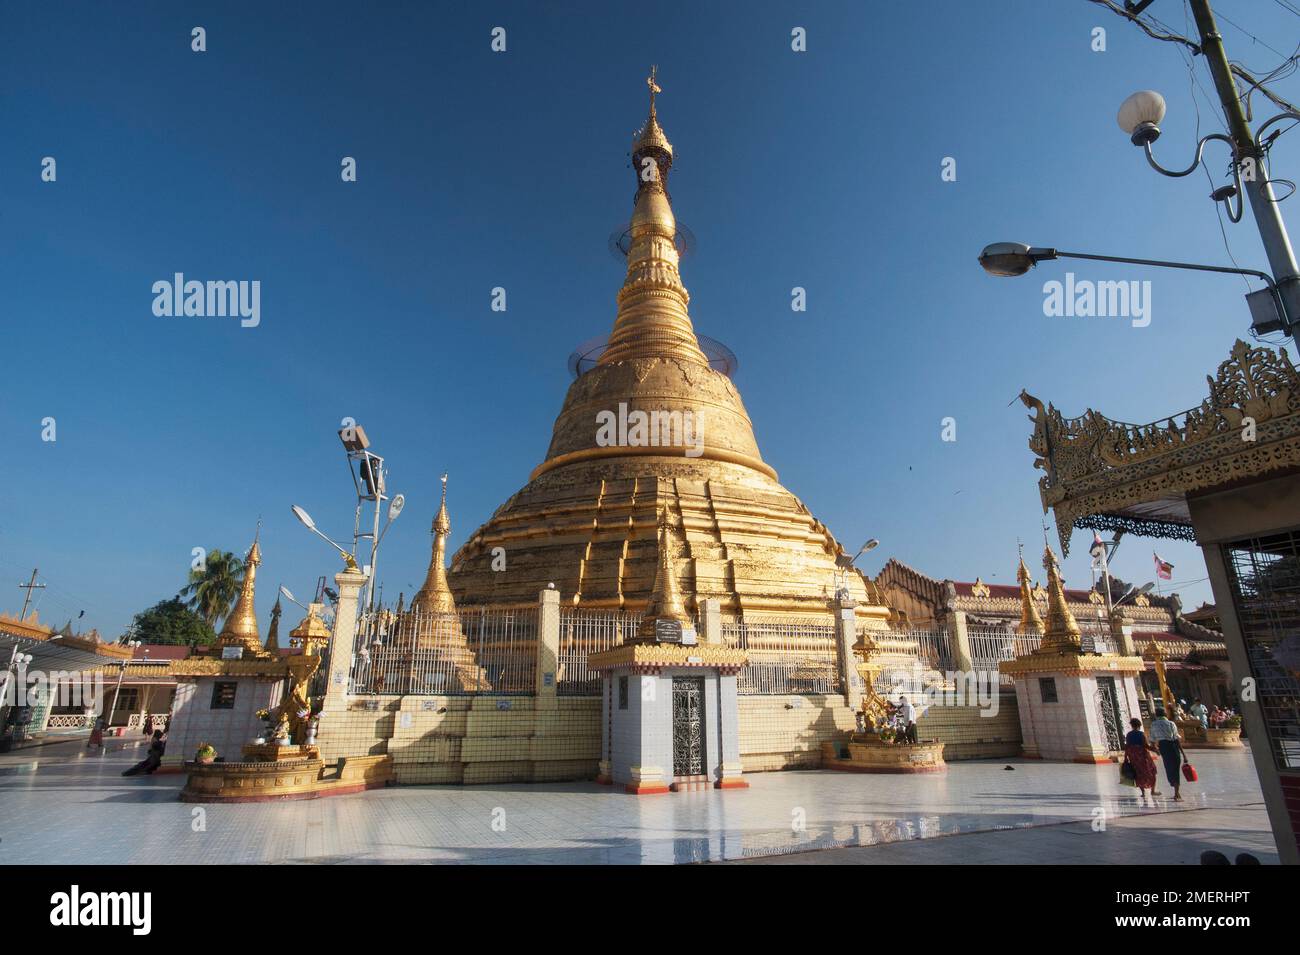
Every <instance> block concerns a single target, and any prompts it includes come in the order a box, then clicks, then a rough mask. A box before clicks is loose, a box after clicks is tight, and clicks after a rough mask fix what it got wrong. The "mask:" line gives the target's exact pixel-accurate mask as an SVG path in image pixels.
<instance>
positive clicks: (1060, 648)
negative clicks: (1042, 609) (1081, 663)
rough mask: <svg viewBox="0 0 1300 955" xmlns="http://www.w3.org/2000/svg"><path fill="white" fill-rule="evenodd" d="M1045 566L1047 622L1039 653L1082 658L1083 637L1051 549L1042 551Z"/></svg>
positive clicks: (1044, 626)
mask: <svg viewBox="0 0 1300 955" xmlns="http://www.w3.org/2000/svg"><path fill="white" fill-rule="evenodd" d="M1043 566H1044V567H1045V568H1046V569H1047V622H1046V623H1045V624H1043V642H1042V645H1041V648H1040V649H1041V650H1042V652H1043V653H1073V654H1080V653H1082V652H1083V634H1082V633H1081V632H1080V631H1079V623H1078V621H1076V620H1075V619H1074V614H1072V613H1071V612H1070V607H1069V605H1068V604H1067V603H1066V602H1065V585H1064V584H1063V583H1062V582H1061V569H1060V566H1059V565H1058V564H1057V562H1056V555H1055V554H1053V553H1052V549H1051V548H1050V547H1047V548H1044V549H1043ZM1022 587H1023V585H1022ZM1022 592H1023V591H1022Z"/></svg>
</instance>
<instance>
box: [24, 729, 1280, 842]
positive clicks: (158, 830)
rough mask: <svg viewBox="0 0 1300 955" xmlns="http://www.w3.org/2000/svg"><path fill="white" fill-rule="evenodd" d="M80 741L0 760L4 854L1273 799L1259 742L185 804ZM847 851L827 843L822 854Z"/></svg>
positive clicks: (736, 825) (907, 827)
mask: <svg viewBox="0 0 1300 955" xmlns="http://www.w3.org/2000/svg"><path fill="white" fill-rule="evenodd" d="M113 746H114V747H118V746H120V744H119V743H114V744H113ZM79 747H80V744H79V743H75V742H69V743H57V744H54V745H50V746H45V747H40V748H38V749H31V750H25V751H22V752H15V753H11V754H7V755H5V756H0V863H6V864H17V863H54V862H57V863H72V864H95V863H131V862H145V863H169V862H184V863H210V862H218V863H219V862H288V863H302V862H307V863H345V862H381V863H382V862H480V863H546V864H557V863H674V862H702V861H709V860H711V861H717V860H722V859H743V858H752V857H760V856H768V855H778V854H784V853H792V852H806V851H808V850H813V849H824V848H833V847H845V846H870V845H879V844H883V843H895V842H899V841H903V840H917V839H928V838H931V837H934V836H944V835H953V834H958V833H971V832H980V831H985V830H997V829H1019V828H1022V827H1029V826H1046V825H1052V826H1060V824H1062V823H1069V822H1076V821H1079V820H1092V819H1094V818H1096V817H1097V814H1098V813H1099V812H1100V811H1101V810H1104V811H1105V813H1106V816H1107V819H1108V820H1109V822H1111V823H1113V822H1115V821H1117V820H1118V817H1121V816H1124V817H1129V816H1139V815H1140V816H1147V817H1150V818H1152V819H1158V820H1160V821H1161V822H1162V823H1163V822H1168V821H1169V820H1171V819H1172V818H1174V817H1172V816H1170V815H1167V814H1161V813H1160V812H1159V811H1160V810H1162V809H1163V810H1167V809H1174V808H1180V809H1212V810H1233V809H1237V808H1239V807H1245V806H1254V807H1255V809H1256V810H1258V808H1259V807H1260V805H1261V796H1260V792H1259V785H1258V783H1257V782H1256V779H1255V773H1254V768H1253V766H1252V765H1251V762H1250V755H1249V752H1248V751H1246V750H1240V751H1236V752H1232V751H1225V752H1212V751H1204V752H1197V753H1196V754H1195V756H1194V761H1195V763H1196V765H1197V769H1198V771H1199V772H1200V778H1201V781H1200V782H1199V783H1197V784H1195V785H1191V786H1188V787H1187V789H1186V791H1185V793H1184V796H1185V802H1183V803H1181V804H1174V803H1170V802H1167V801H1166V799H1164V798H1157V800H1156V803H1157V805H1156V807H1155V808H1154V809H1152V808H1139V807H1138V806H1137V805H1136V800H1135V799H1134V798H1133V795H1132V793H1133V791H1132V790H1130V789H1124V788H1122V787H1120V786H1119V785H1118V781H1117V780H1118V770H1117V769H1116V767H1114V766H1097V767H1094V766H1081V765H1071V764H1058V763H1043V762H1036V761H1025V760H1013V761H1011V762H1009V763H1008V762H1007V761H1003V760H999V761H995V762H959V763H954V764H952V765H950V767H949V769H948V772H947V773H944V774H937V775H925V776H910V777H909V776H863V775H853V774H848V773H835V772H815V771H804V772H788V773H757V774H753V775H750V776H748V777H746V778H747V779H748V780H749V783H750V786H751V788H750V789H748V790H736V791H727V792H719V791H708V792H697V793H675V794H670V795H660V796H644V797H635V796H628V795H625V794H623V793H621V792H616V791H612V790H610V789H608V788H605V787H601V786H597V785H595V784H594V783H553V784H545V785H525V784H507V785H497V786H477V787H457V786H416V787H397V788H392V789H384V790H375V791H372V792H369V793H365V794H360V795H355V796H337V797H332V798H329V799H318V800H313V801H308V802H285V803H255V804H250V805H240V806H205V807H196V806H192V805H188V804H185V803H181V802H178V801H177V793H178V791H179V790H180V787H181V785H182V784H183V781H184V780H183V777H182V776H178V775H170V776H151V777H135V778H123V777H121V776H120V775H119V774H120V773H121V771H122V770H123V769H124V768H125V767H126V766H128V765H130V763H132V762H134V761H135V760H137V759H140V758H142V756H143V748H137V747H136V746H134V745H132V746H130V747H128V748H127V749H126V750H125V751H120V750H116V749H115V751H113V752H110V753H109V754H107V755H105V756H83V755H82V751H81V750H80V748H79ZM1007 765H1010V766H1013V767H1014V769H1013V770H1006V769H1004V767H1005V766H1007ZM199 809H201V810H202V812H197V810H199ZM1245 815H1246V813H1243V814H1242V816H1243V818H1244V816H1245ZM1255 815H1257V813H1255V814H1254V815H1252V818H1255ZM1229 816H1230V814H1225V813H1221V812H1216V813H1200V812H1197V813H1188V814H1186V815H1185V816H1183V817H1182V818H1186V819H1188V820H1192V819H1194V818H1197V817H1199V818H1201V819H1205V820H1208V819H1211V818H1220V817H1224V818H1227V817H1229ZM1194 825H1199V824H1194ZM1252 826H1254V828H1255V829H1257V828H1258V824H1257V822H1256V823H1252ZM1112 828H1114V827H1112ZM1067 829H1070V830H1073V829H1079V830H1080V831H1089V832H1090V831H1091V829H1090V827H1089V826H1087V825H1084V826H1071V827H1061V828H1060V829H1058V830H1056V831H1057V832H1059V833H1060V835H1058V836H1054V837H1053V839H1055V840H1057V841H1058V843H1059V840H1060V839H1068V838H1071V836H1070V833H1069V832H1067V831H1066V830H1067ZM1188 831H1189V832H1191V831H1193V829H1189V830H1188ZM1195 831H1201V830H1195ZM1006 835H1007V836H1020V835H1023V834H1020V833H1007V834H1006ZM968 838H971V837H962V838H957V839H943V840H939V841H938V842H935V843H932V844H931V845H932V846H933V848H932V849H931V848H930V847H929V846H926V847H925V849H926V855H927V858H924V859H921V858H917V859H914V860H911V861H925V862H934V861H940V862H941V861H960V860H959V859H958V858H957V856H958V854H960V853H963V852H965V851H967V850H968V849H969V848H970V847H971V846H973V845H974V843H969V842H968V843H966V846H967V850H964V849H963V847H962V844H963V841H964V840H965V839H968ZM978 838H979V839H980V840H984V841H987V840H990V839H994V838H996V837H995V836H980V837H978ZM1073 838H1075V839H1077V840H1078V843H1079V844H1077V845H1076V844H1074V843H1067V844H1068V845H1071V846H1072V847H1073V848H1072V849H1071V853H1070V857H1069V858H1068V859H1067V858H1061V857H1059V852H1057V857H1056V858H1053V859H1044V860H1042V861H1071V862H1082V861H1089V856H1088V854H1089V853H1090V852H1093V851H1094V849H1093V848H1092V846H1094V845H1095V846H1096V849H1095V851H1096V852H1102V846H1103V845H1104V844H1105V843H1106V842H1107V840H1092V841H1088V840H1083V839H1079V837H1078V836H1074V837H1073ZM1195 838H1200V837H1195ZM1265 838H1267V834H1265ZM1049 841H1051V840H1049ZM1013 842H1014V840H1010V839H1009V840H1008V841H1007V843H1006V845H1005V848H1006V852H1005V853H1003V854H1004V855H1008V856H1010V855H1011V854H1012V850H1013V849H1015V850H1016V851H1020V853H1021V856H1024V858H1019V859H1017V860H1016V861H1028V859H1029V857H1030V854H1032V853H1033V852H1034V851H1035V850H1033V849H1032V845H1033V843H1032V841H1023V842H1022V843H1019V842H1018V843H1015V845H1013V844H1012V843H1013ZM1022 844H1023V845H1024V846H1029V847H1031V848H1026V849H1023V850H1021V849H1019V848H1018V847H1019V846H1021V845H1022ZM1043 845H1047V843H1043ZM1084 845H1087V846H1088V848H1084V847H1083V846H1084ZM1213 847H1217V846H1212V845H1206V846H1203V848H1213ZM904 848H906V847H902V846H898V847H890V848H889V849H888V850H887V851H900V850H902V849H904ZM1059 848H1060V846H1059V844H1058V845H1057V850H1059ZM913 851H914V850H913ZM1053 851H1056V850H1053ZM1197 852H1198V853H1199V849H1197ZM949 854H951V856H952V857H951V859H950V860H949V859H948V858H946V856H948V855H949ZM837 855H839V853H829V854H826V861H833V860H832V858H831V857H833V856H837ZM857 855H861V856H863V857H862V858H860V859H855V860H853V861H862V862H871V861H873V859H872V858H870V857H869V856H870V854H869V853H857ZM801 861H809V860H806V859H805V860H801ZM880 861H895V860H893V859H888V860H886V859H884V858H881V859H880ZM898 861H906V860H904V859H902V858H900V859H899V860H898ZM988 861H1011V860H1010V858H1008V859H1007V860H993V859H989V860H988ZM1095 861H1104V854H1103V856H1102V857H1099V858H1097V859H1096V860H1095ZM1116 861H1122V860H1116Z"/></svg>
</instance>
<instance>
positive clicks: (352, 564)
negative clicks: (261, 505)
mask: <svg viewBox="0 0 1300 955" xmlns="http://www.w3.org/2000/svg"><path fill="white" fill-rule="evenodd" d="M291 510H292V511H293V516H294V517H296V518H298V520H300V521H302V523H303V526H304V527H306V528H307V530H309V531H311V532H312V533H313V534H315V535H316V536H317V537H319V538H320V539H321V540H323V541H324V542H325V543H327V544H329V545H330V546H331V547H333V548H334V549H335V550H336V551H338V552H339V553H340V554H342V555H343V563H344V564H346V565H347V569H348V570H356V569H357V561H356V558H355V557H353V556H352V555H351V554H349V553H348V552H347V551H346V550H344V549H343V548H342V547H341V546H340V545H339V544H337V543H335V542H334V541H333V540H331V539H330V538H328V537H326V536H325V535H324V534H322V533H321V532H320V529H319V528H317V527H316V522H315V521H313V520H312V519H311V515H310V514H308V513H307V512H306V511H305V510H303V509H302V508H301V507H299V506H298V505H297V504H294V505H292V506H291Z"/></svg>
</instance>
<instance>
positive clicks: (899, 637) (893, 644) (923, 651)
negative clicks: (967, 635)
mask: <svg viewBox="0 0 1300 955" xmlns="http://www.w3.org/2000/svg"><path fill="white" fill-rule="evenodd" d="M863 633H868V634H870V636H871V637H872V639H873V640H874V641H875V643H876V646H877V648H878V650H880V651H883V652H885V653H890V654H893V653H903V654H906V655H907V656H911V657H915V658H916V661H917V664H918V665H919V666H920V667H921V668H922V669H926V670H939V671H941V672H947V671H949V670H952V669H953V668H954V664H953V653H952V636H951V635H950V634H949V633H948V631H946V630H917V629H912V628H907V629H894V630H875V631H864V630H862V629H859V631H858V634H859V637H861V636H862V634H863Z"/></svg>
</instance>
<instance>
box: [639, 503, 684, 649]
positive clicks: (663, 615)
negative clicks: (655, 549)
mask: <svg viewBox="0 0 1300 955" xmlns="http://www.w3.org/2000/svg"><path fill="white" fill-rule="evenodd" d="M672 547H673V542H672V524H671V521H670V520H669V518H668V511H667V509H664V510H663V511H661V512H660V514H659V566H658V567H657V568H656V570H655V585H654V589H653V590H652V591H651V592H650V602H649V604H648V605H647V606H646V611H645V616H643V617H642V618H641V626H640V627H639V628H638V629H637V634H636V639H637V640H638V641H650V642H653V641H655V639H656V626H655V625H656V624H657V623H658V622H659V621H660V620H671V621H674V622H675V623H679V624H682V625H683V626H686V627H689V626H690V625H691V618H690V615H689V614H688V613H687V612H686V605H685V604H684V603H683V602H682V590H681V587H679V586H678V585H677V567H676V562H675V561H674V559H673V550H672Z"/></svg>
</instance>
